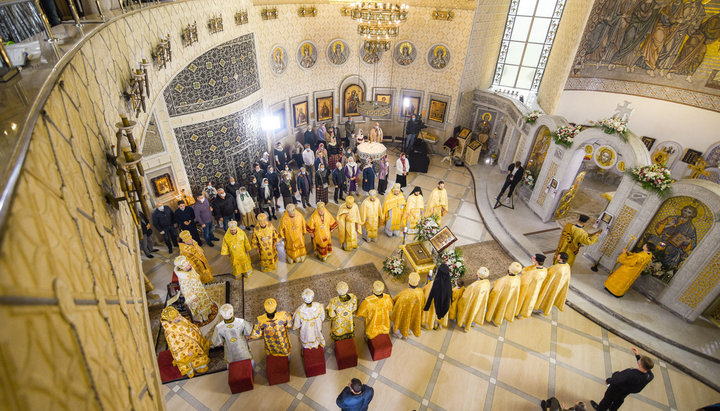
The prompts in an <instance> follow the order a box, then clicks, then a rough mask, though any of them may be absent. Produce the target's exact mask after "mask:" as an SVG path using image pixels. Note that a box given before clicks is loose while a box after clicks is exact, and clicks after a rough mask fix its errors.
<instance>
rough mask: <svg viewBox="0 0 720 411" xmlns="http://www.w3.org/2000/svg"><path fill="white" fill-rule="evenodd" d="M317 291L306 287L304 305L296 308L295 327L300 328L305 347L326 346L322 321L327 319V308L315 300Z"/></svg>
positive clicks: (303, 293) (301, 339)
mask: <svg viewBox="0 0 720 411" xmlns="http://www.w3.org/2000/svg"><path fill="white" fill-rule="evenodd" d="M314 298H315V292H313V290H311V289H309V288H306V289H304V290H303V292H302V299H303V303H304V304H303V305H301V306H300V307H298V308H297V310H295V314H293V321H294V322H295V323H294V325H293V328H294V329H296V330H300V331H299V332H298V334H299V337H300V344H302V347H303V348H317V347H324V346H325V337H323V333H322V323H323V321H325V308H324V307H323V305H322V304H320V303H319V302H313V299H314Z"/></svg>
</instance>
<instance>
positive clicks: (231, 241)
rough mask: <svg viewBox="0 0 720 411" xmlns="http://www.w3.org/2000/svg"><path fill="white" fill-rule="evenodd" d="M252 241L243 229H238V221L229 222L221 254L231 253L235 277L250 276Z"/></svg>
mask: <svg viewBox="0 0 720 411" xmlns="http://www.w3.org/2000/svg"><path fill="white" fill-rule="evenodd" d="M249 253H250V241H248V238H247V235H245V232H244V231H242V230H238V225H237V221H230V222H229V223H228V230H227V232H226V233H225V237H223V243H222V250H221V251H220V255H229V256H230V262H231V263H232V267H233V271H232V274H233V275H234V276H235V278H238V277H240V276H241V275H242V276H243V277H250V275H251V274H252V269H253V268H252V261H250V255H249Z"/></svg>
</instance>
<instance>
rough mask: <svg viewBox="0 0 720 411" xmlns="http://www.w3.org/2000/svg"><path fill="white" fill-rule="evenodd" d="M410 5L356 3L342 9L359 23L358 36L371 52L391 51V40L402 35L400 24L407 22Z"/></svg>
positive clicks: (343, 12) (344, 13)
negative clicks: (363, 40)
mask: <svg viewBox="0 0 720 411" xmlns="http://www.w3.org/2000/svg"><path fill="white" fill-rule="evenodd" d="M408 9H409V7H408V5H406V4H397V3H395V4H392V3H381V2H356V3H353V4H351V5H350V6H349V7H344V8H343V9H342V14H343V15H344V16H350V17H351V18H352V19H353V20H355V21H356V22H357V23H358V34H360V35H361V36H362V38H363V39H365V48H366V49H367V50H368V51H369V50H373V51H376V50H380V49H382V50H389V49H390V39H391V38H395V37H397V36H398V34H400V24H402V23H404V22H405V21H407V15H408Z"/></svg>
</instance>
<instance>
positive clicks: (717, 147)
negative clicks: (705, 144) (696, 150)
mask: <svg viewBox="0 0 720 411" xmlns="http://www.w3.org/2000/svg"><path fill="white" fill-rule="evenodd" d="M703 158H704V159H705V161H707V163H708V167H720V142H718V143H715V144H713V145H711V146H710V147H709V148H708V149H707V151H706V152H705V154H703Z"/></svg>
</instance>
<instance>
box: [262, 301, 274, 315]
mask: <svg viewBox="0 0 720 411" xmlns="http://www.w3.org/2000/svg"><path fill="white" fill-rule="evenodd" d="M263 307H264V308H265V312H266V313H269V314H272V313H274V312H275V310H277V301H275V299H274V298H268V299H267V300H265V303H264V304H263Z"/></svg>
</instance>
